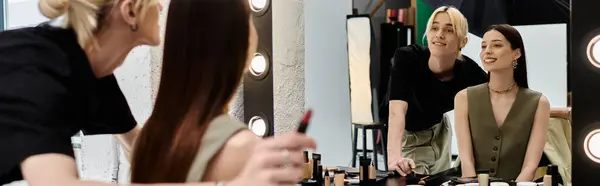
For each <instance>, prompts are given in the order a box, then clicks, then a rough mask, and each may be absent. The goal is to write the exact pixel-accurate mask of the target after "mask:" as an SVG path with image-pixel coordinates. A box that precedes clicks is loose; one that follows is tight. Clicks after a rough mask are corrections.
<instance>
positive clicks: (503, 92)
mask: <svg viewBox="0 0 600 186" xmlns="http://www.w3.org/2000/svg"><path fill="white" fill-rule="evenodd" d="M515 87H517V84H516V83H515V84H513V85H512V86H510V87H508V88H507V89H504V90H495V89H493V88H492V87H490V85H489V84H488V88H489V89H490V90H491V91H492V92H495V93H498V94H506V93H508V92H510V91H511V90H512V89H513V88H515Z"/></svg>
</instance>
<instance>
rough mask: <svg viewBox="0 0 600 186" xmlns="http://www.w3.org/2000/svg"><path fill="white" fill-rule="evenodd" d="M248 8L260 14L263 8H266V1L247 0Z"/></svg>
mask: <svg viewBox="0 0 600 186" xmlns="http://www.w3.org/2000/svg"><path fill="white" fill-rule="evenodd" d="M249 1H250V5H251V6H250V7H251V8H252V10H253V11H255V12H260V11H261V10H262V9H263V8H265V6H267V0H249Z"/></svg>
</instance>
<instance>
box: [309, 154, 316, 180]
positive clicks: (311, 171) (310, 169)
mask: <svg viewBox="0 0 600 186" xmlns="http://www.w3.org/2000/svg"><path fill="white" fill-rule="evenodd" d="M313 164H314V160H313V159H312V158H310V159H309V160H308V178H312V175H313V174H314V172H315V169H314V167H313Z"/></svg>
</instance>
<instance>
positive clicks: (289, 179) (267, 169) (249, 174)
mask: <svg viewBox="0 0 600 186" xmlns="http://www.w3.org/2000/svg"><path fill="white" fill-rule="evenodd" d="M303 149H316V143H315V141H314V140H313V139H312V138H310V137H308V136H306V135H304V134H300V133H298V132H290V133H287V134H284V135H281V136H276V137H274V138H273V137H272V138H267V139H265V140H263V141H261V142H259V143H258V144H256V147H255V148H254V150H253V152H252V154H250V159H248V163H247V164H246V165H245V167H244V169H243V170H242V172H241V173H240V174H239V175H238V177H237V178H236V179H234V180H233V181H231V182H229V183H227V184H225V186H246V185H261V186H288V185H289V186H296V185H297V184H298V182H299V181H300V180H301V179H302V173H303V165H304V155H303Z"/></svg>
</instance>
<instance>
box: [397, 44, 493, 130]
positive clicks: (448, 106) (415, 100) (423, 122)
mask: <svg viewBox="0 0 600 186" xmlns="http://www.w3.org/2000/svg"><path fill="white" fill-rule="evenodd" d="M429 56H430V52H429V49H427V48H425V47H422V46H419V45H410V46H406V47H402V48H400V49H398V50H397V51H396V54H395V55H394V64H393V67H392V72H391V82H390V84H391V87H390V100H403V101H406V102H407V103H408V111H407V113H406V127H405V129H406V130H407V131H421V130H425V129H428V128H431V127H433V126H434V125H435V124H437V123H439V122H440V121H441V120H442V116H443V114H444V113H446V112H448V111H450V110H453V109H454V96H456V93H458V92H459V91H460V90H462V89H465V88H467V87H469V86H473V85H478V84H481V83H485V82H487V80H488V76H487V73H485V71H483V69H481V67H479V65H478V64H477V63H475V61H473V60H472V59H470V58H468V57H467V56H464V55H463V58H464V60H463V61H460V60H457V61H456V64H455V65H454V70H453V73H454V77H453V78H452V79H451V80H449V81H444V82H442V81H440V80H439V79H438V78H437V77H436V76H435V74H434V73H433V72H431V69H429V65H428V61H429Z"/></svg>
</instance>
